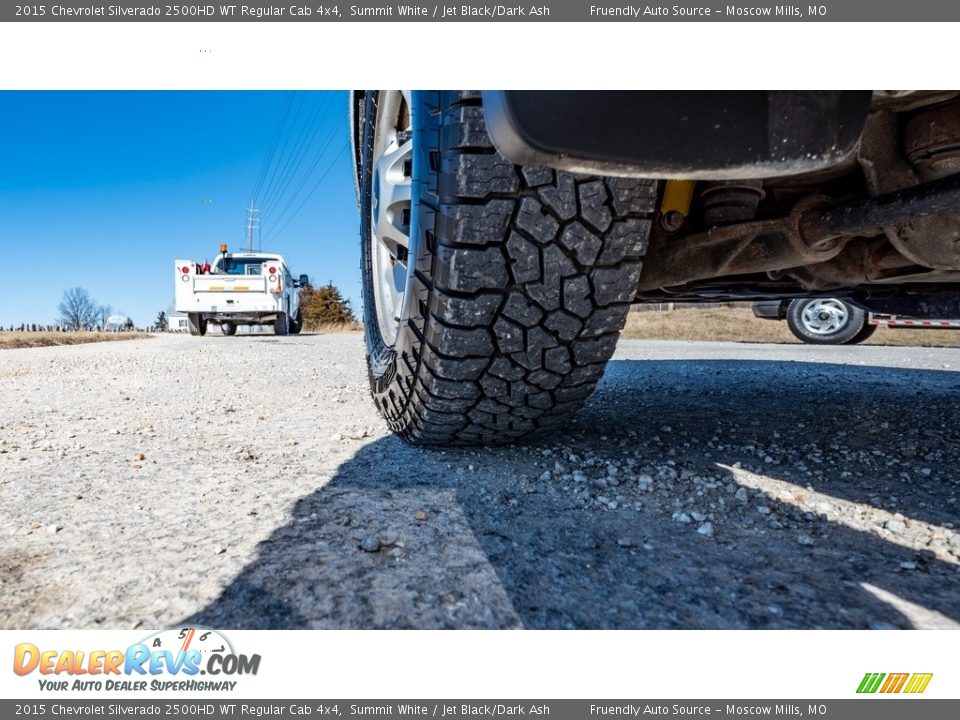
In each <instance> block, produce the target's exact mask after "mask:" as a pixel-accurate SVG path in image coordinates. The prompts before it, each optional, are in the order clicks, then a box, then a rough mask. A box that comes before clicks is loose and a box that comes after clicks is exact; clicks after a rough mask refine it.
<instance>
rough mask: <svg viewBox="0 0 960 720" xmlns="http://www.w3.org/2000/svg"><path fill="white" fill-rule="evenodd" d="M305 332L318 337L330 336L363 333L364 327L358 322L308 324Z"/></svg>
mask: <svg viewBox="0 0 960 720" xmlns="http://www.w3.org/2000/svg"><path fill="white" fill-rule="evenodd" d="M303 329H304V332H308V333H316V334H317V335H328V334H330V333H347V332H362V331H363V325H361V324H360V323H358V322H353V323H316V324H313V325H311V324H310V323H307V325H306V326H304V328H303Z"/></svg>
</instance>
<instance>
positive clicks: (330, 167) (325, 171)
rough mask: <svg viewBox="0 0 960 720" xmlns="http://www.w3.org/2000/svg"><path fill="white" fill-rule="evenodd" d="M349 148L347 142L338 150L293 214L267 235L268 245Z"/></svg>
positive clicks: (299, 209)
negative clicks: (277, 228)
mask: <svg viewBox="0 0 960 720" xmlns="http://www.w3.org/2000/svg"><path fill="white" fill-rule="evenodd" d="M349 147H350V143H349V142H348V143H344V145H343V147H341V148H340V152H338V153H337V155H336V157H334V158H333V160H331V161H330V164H329V165H327V169H326V170H324V171H323V174H322V175H321V176H320V179H319V180H317V184H316V185H314V186H313V188H312V189H311V190H310V192H308V193H307V194H306V196H305V197H304V198H303V202H301V203H300V205H298V206H297V209H296V210H294V211H293V214H292V215H291V216H290V217H289V218H287V221H286V222H285V223H284V224H283V225H282V226H281V227H280V229H279V230H277V231H276V232H274V233H272V234H268V236H267V242H268V243H269V242H270V241H271V240H272V239H273V238H275V237H276V236H277V235H279V234H280V233H282V232H283V231H284V230H285V229H286V227H287V225H289V224H290V222H291V221H292V220H293V219H294V218H295V217H296V216H297V214H298V213H299V212H300V211H301V210H302V209H303V206H304V205H306V204H307V200H309V199H310V198H311V196H312V195H313V194H314V193H315V192H316V191H317V189H318V188H319V187H320V185H322V184H323V181H324V179H325V178H326V177H327V175H329V174H330V171H331V170H332V169H333V166H334V165H336V164H337V160H339V159H340V158H341V157H342V156H343V154H344V153H345V152H346V151H347V148H349Z"/></svg>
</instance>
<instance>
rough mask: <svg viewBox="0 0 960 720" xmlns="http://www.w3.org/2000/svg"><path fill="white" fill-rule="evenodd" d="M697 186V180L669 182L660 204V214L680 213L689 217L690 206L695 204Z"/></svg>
mask: <svg viewBox="0 0 960 720" xmlns="http://www.w3.org/2000/svg"><path fill="white" fill-rule="evenodd" d="M696 184H697V183H696V181H695V180H667V186H666V188H664V190H663V200H662V201H661V203H660V214H661V215H666V214H667V213H668V212H678V213H680V214H681V215H683V217H686V216H687V215H689V214H690V204H691V203H692V202H693V187H694V185H696Z"/></svg>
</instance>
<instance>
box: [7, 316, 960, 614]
mask: <svg viewBox="0 0 960 720" xmlns="http://www.w3.org/2000/svg"><path fill="white" fill-rule="evenodd" d="M958 370H960V351H958V350H951V349H918V348H871V347H851V348H847V347H841V348H816V347H807V346H795V345H790V346H787V345H736V344H730V343H673V342H650V341H642V342H641V341H623V342H621V345H620V347H619V349H618V351H617V356H616V358H615V360H614V361H613V362H612V363H611V365H610V367H609V369H608V372H607V374H606V376H605V377H604V379H603V381H602V382H601V385H600V387H599V390H598V393H597V394H596V396H595V397H594V398H593V399H592V400H591V401H590V403H589V404H588V406H587V407H586V408H585V409H584V410H583V411H582V412H581V413H580V414H579V416H578V417H577V418H576V420H575V421H574V423H573V424H572V425H570V426H569V427H568V428H567V429H566V430H565V431H564V432H562V433H558V434H556V435H554V436H552V437H548V438H545V439H543V440H541V441H539V442H533V443H529V444H526V445H522V446H514V447H506V448H497V449H488V450H469V449H468V450H419V449H415V448H411V447H408V446H406V445H404V444H402V443H401V442H399V441H398V440H397V439H396V438H394V437H392V436H390V435H389V434H388V433H387V432H386V431H385V429H384V426H383V424H382V423H381V422H380V420H379V418H378V416H377V414H376V412H375V410H374V408H373V406H372V403H371V402H370V401H369V399H368V395H367V387H366V380H365V370H364V360H363V342H362V338H361V337H360V336H359V335H358V334H343V335H319V336H306V335H305V336H298V337H288V338H272V337H269V336H268V337H234V338H221V337H212V338H205V339H197V338H190V337H183V336H176V335H168V336H163V337H158V338H155V339H150V340H144V341H132V342H127V343H109V344H97V345H85V346H77V347H56V348H37V349H25V350H10V351H5V352H3V353H2V354H0V508H2V512H0V538H2V540H0V627H4V628H95V627H106V628H140V627H143V628H156V627H163V626H168V625H173V624H176V623H179V622H181V621H191V622H198V623H203V624H206V625H210V626H215V627H219V628H267V627H271V628H282V627H306V628H327V627H361V628H368V627H376V628H398V627H420V628H422V627H430V628H432V627H455V628H464V627H484V628H487V627H489V628H509V627H531V628H911V627H941V628H956V627H958V626H960V625H958V623H960V533H958V526H960V507H958V501H957V498H958V495H960V372H958Z"/></svg>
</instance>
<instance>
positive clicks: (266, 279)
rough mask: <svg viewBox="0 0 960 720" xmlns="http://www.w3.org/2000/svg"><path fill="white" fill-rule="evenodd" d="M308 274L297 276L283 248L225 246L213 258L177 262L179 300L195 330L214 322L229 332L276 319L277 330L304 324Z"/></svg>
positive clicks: (194, 332) (296, 328)
mask: <svg viewBox="0 0 960 720" xmlns="http://www.w3.org/2000/svg"><path fill="white" fill-rule="evenodd" d="M308 282H309V279H308V278H307V276H306V275H301V276H299V277H297V278H295V277H294V276H293V274H292V273H291V272H290V269H289V267H288V266H287V263H286V261H285V260H284V259H283V257H282V256H281V255H279V254H278V253H265V252H234V253H231V252H228V251H227V247H226V246H225V245H221V246H220V254H219V255H217V257H216V259H215V260H214V261H213V263H206V262H204V263H198V262H196V261H194V260H176V261H175V262H174V286H175V298H176V299H175V305H176V310H177V311H178V312H184V313H186V314H187V319H188V325H189V329H190V334H191V335H197V336H202V335H205V334H206V332H207V327H208V325H209V324H210V323H216V324H219V325H220V329H221V332H223V334H224V335H234V334H236V332H237V327H238V326H240V325H272V326H273V331H274V333H275V334H277V335H287V334H290V333H292V334H297V333H299V332H300V331H301V330H302V329H303V311H302V309H301V308H300V292H299V288H300V287H302V286H303V285H306V284H307V283H308Z"/></svg>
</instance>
